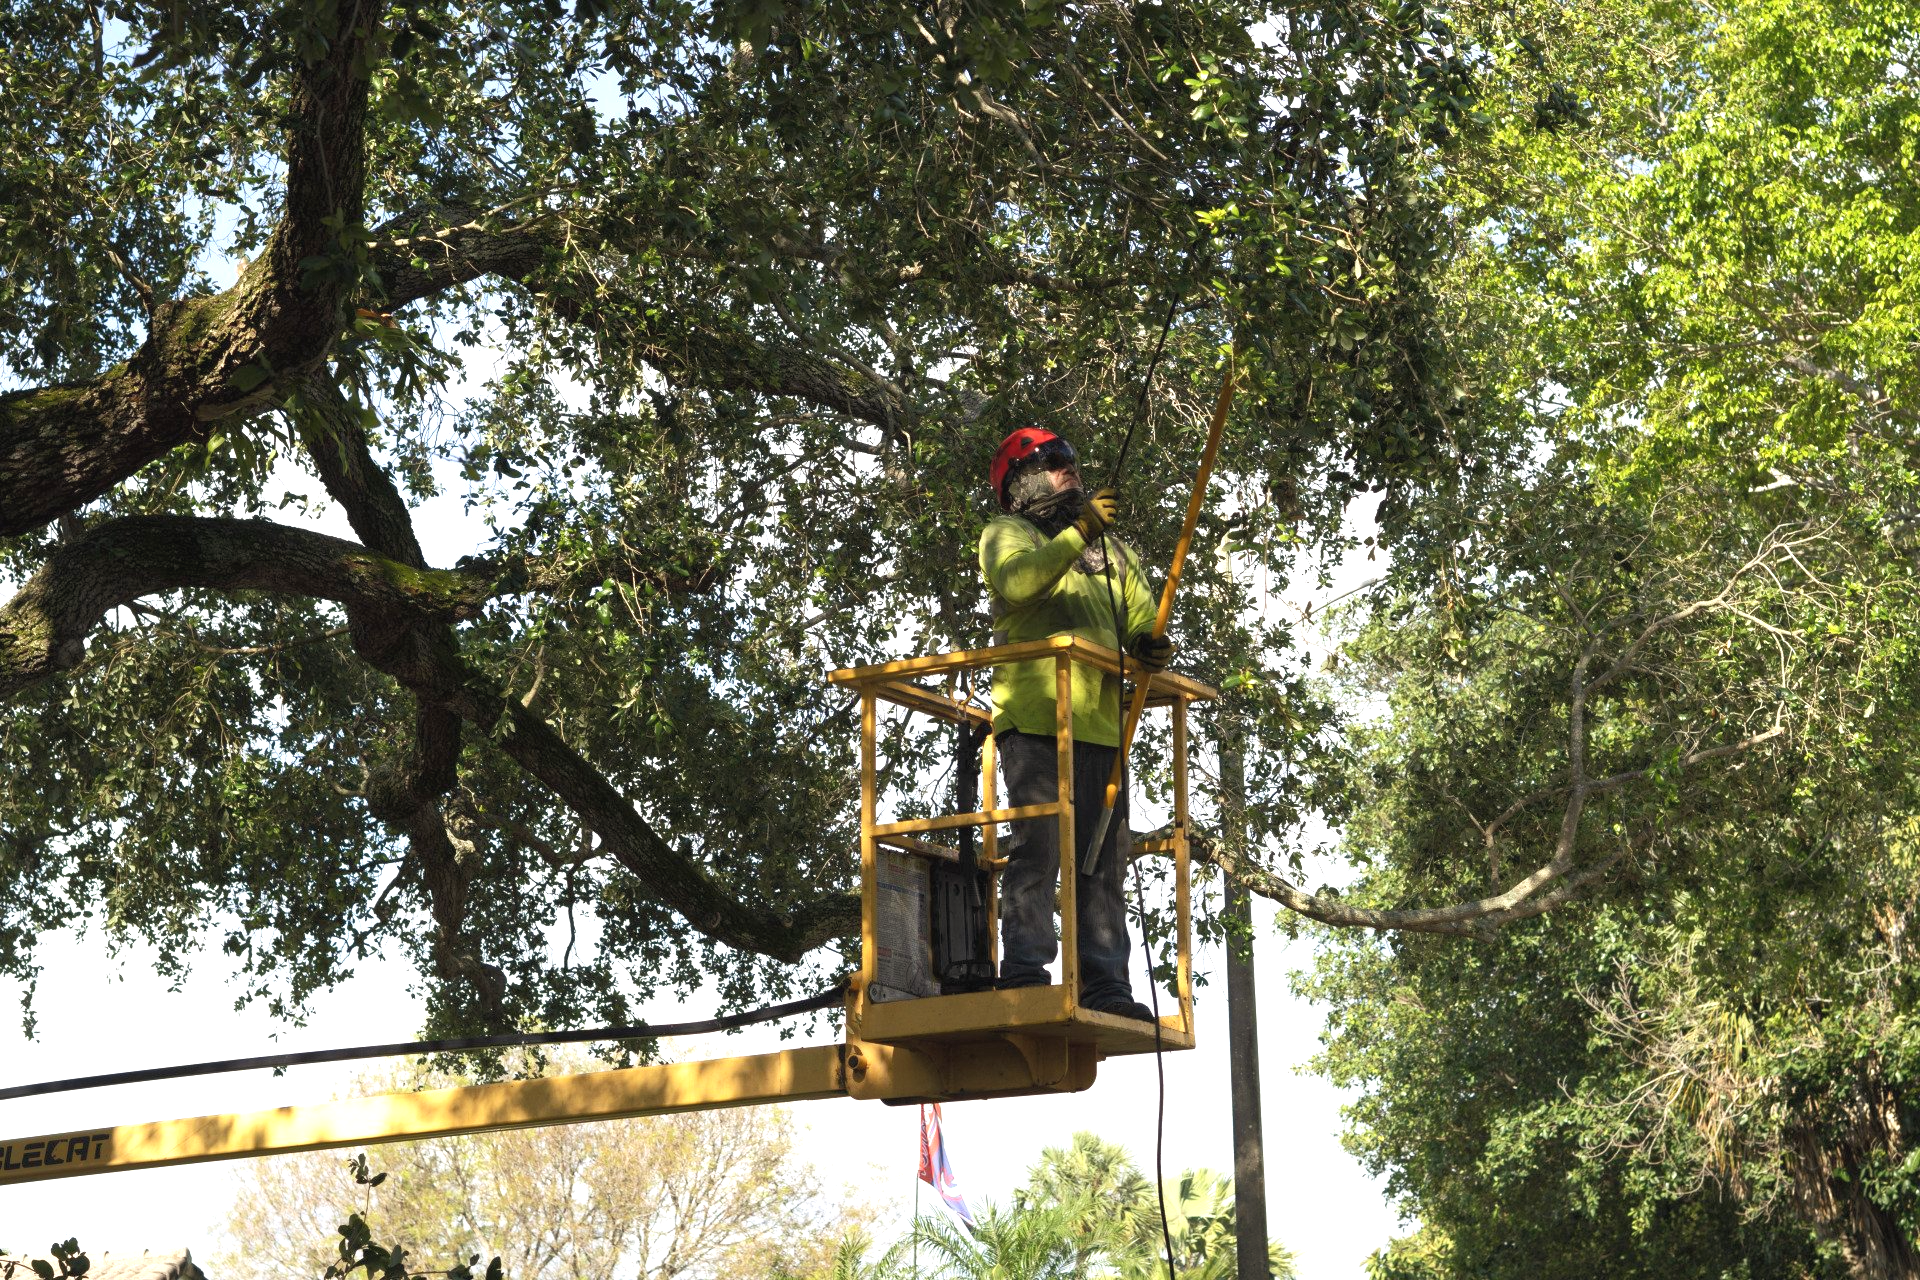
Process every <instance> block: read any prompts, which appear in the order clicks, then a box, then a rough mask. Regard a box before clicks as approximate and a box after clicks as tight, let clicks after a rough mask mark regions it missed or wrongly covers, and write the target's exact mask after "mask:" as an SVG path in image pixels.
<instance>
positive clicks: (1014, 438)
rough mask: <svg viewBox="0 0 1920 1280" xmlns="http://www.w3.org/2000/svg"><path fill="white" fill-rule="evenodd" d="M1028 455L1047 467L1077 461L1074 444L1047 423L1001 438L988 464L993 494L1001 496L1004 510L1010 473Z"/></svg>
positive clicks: (1024, 460)
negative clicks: (1051, 429) (1064, 438)
mask: <svg viewBox="0 0 1920 1280" xmlns="http://www.w3.org/2000/svg"><path fill="white" fill-rule="evenodd" d="M1029 459H1032V460H1035V461H1038V462H1039V463H1040V464H1041V465H1043V466H1046V467H1070V466H1073V465H1075V463H1076V462H1077V461H1078V459H1077V458H1075V457H1074V453H1073V446H1072V445H1070V444H1068V443H1067V442H1066V441H1065V440H1062V439H1061V438H1060V437H1059V436H1057V435H1055V434H1053V432H1051V431H1049V430H1047V429H1046V428H1045V427H1022V428H1020V429H1019V430H1018V431H1016V432H1014V433H1013V434H1012V435H1010V436H1008V437H1007V438H1006V439H1005V440H1002V441H1001V442H1000V448H999V450H998V451H997V452H996V453H995V454H994V455H993V465H992V466H991V467H988V468H987V479H988V480H989V481H991V482H992V484H993V496H994V497H996V498H998V499H999V500H1000V507H1001V509H1002V510H1005V509H1006V505H1007V477H1008V476H1009V475H1012V474H1013V469H1014V468H1015V467H1017V466H1019V465H1020V464H1021V463H1023V462H1026V461H1028V460H1029Z"/></svg>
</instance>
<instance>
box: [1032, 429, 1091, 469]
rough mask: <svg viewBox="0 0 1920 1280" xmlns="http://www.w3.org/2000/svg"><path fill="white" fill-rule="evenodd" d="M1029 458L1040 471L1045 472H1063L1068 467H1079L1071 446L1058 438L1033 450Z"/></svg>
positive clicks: (1076, 456) (1078, 460) (1077, 458)
mask: <svg viewBox="0 0 1920 1280" xmlns="http://www.w3.org/2000/svg"><path fill="white" fill-rule="evenodd" d="M1031 456H1032V458H1033V460H1034V461H1035V462H1036V463H1038V464H1039V465H1040V467H1041V469H1042V470H1046V471H1065V470H1066V469H1067V468H1068V467H1077V466H1079V465H1080V459H1079V457H1078V455H1076V454H1075V453H1074V451H1073V446H1072V445H1070V444H1068V443H1067V442H1066V441H1065V440H1062V439H1060V438H1059V437H1058V436H1056V437H1054V438H1053V439H1051V440H1048V441H1047V442H1045V443H1044V444H1042V445H1041V446H1040V447H1039V448H1038V449H1035V450H1034V451H1033V453H1032V455H1031Z"/></svg>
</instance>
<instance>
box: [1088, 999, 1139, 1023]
mask: <svg viewBox="0 0 1920 1280" xmlns="http://www.w3.org/2000/svg"><path fill="white" fill-rule="evenodd" d="M1086 1007H1087V1008H1089V1009H1091V1010H1093V1011H1094V1012H1095V1013H1110V1014H1112V1015H1113V1016H1114V1017H1116V1018H1132V1019H1134V1020H1135V1021H1137V1022H1153V1021H1156V1019H1155V1018H1154V1016H1153V1010H1151V1009H1149V1008H1147V1006H1145V1005H1143V1004H1141V1003H1140V1002H1139V1001H1138V1000H1134V999H1131V998H1129V997H1127V996H1096V997H1095V998H1093V999H1092V1000H1089V1001H1087V1002H1086Z"/></svg>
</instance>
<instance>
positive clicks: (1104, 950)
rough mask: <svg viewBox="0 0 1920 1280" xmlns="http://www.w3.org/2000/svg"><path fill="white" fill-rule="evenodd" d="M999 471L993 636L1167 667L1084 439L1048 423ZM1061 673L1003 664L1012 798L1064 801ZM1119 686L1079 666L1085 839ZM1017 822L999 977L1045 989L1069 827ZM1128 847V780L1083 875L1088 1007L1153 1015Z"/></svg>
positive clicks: (1078, 818) (1076, 729)
mask: <svg viewBox="0 0 1920 1280" xmlns="http://www.w3.org/2000/svg"><path fill="white" fill-rule="evenodd" d="M988 478H989V480H990V481H991V483H992V485H993V491H994V496H995V498H997V499H998V500H999V503H1000V510H1001V512H1002V514H1001V515H998V516H996V517H994V518H993V519H992V520H991V521H989V522H988V524H987V527H986V530H985V532H983V533H982V534H981V535H980V569H981V572H982V573H984V574H985V575H986V580H987V592H988V596H989V598H990V603H991V607H992V614H993V618H994V642H995V643H996V644H1018V643H1021V642H1022V641H1027V640H1043V639H1045V638H1047V637H1049V636H1057V635H1075V636H1079V637H1081V638H1082V639H1084V640H1088V641H1090V642H1092V643H1094V644H1097V645H1104V646H1106V647H1107V648H1110V649H1123V650H1124V651H1125V652H1126V653H1127V654H1128V655H1129V660H1128V665H1129V666H1131V665H1133V664H1138V668H1139V669H1140V670H1139V672H1138V674H1140V675H1142V676H1144V674H1145V673H1146V672H1150V671H1161V670H1164V669H1165V668H1166V665H1167V663H1168V662H1169V661H1170V660H1171V659H1172V657H1173V642H1172V641H1170V640H1168V639H1166V638H1165V637H1164V636H1156V635H1154V634H1153V623H1154V616H1155V611H1154V603H1153V600H1152V598H1151V596H1150V595H1149V594H1148V591H1147V584H1146V577H1145V574H1143V573H1142V572H1141V569H1140V561H1139V558H1138V557H1137V556H1135V555H1134V553H1133V551H1132V549H1131V548H1129V547H1128V546H1127V545H1126V544H1125V543H1123V542H1121V541H1120V539H1119V538H1117V537H1115V536H1113V534H1112V533H1111V532H1110V530H1111V529H1112V527H1113V526H1114V525H1115V523H1116V522H1117V521H1118V519H1119V515H1120V511H1119V496H1118V495H1117V494H1116V493H1115V492H1114V491H1113V490H1112V489H1102V490H1100V491H1099V492H1098V493H1095V494H1093V495H1091V496H1089V495H1088V494H1087V493H1086V491H1085V489H1084V488H1083V487H1082V485H1081V480H1080V468H1079V464H1078V460H1077V459H1076V458H1075V456H1074V452H1073V447H1072V446H1071V445H1069V444H1068V443H1067V442H1066V441H1065V440H1063V439H1061V438H1060V437H1059V436H1057V435H1055V434H1054V433H1053V432H1051V431H1046V430H1043V429H1041V428H1038V427H1026V428H1023V429H1021V430H1019V431H1015V432H1014V433H1013V434H1012V435H1009V436H1008V437H1007V438H1006V439H1005V440H1004V441H1002V442H1001V445H1000V449H999V451H998V452H997V453H995V454H994V456H993V464H992V466H991V467H990V468H989V469H988ZM1116 628H1118V631H1116ZM1054 681H1055V676H1054V662H1053V659H1052V658H1037V659H1032V660H1030V661H1026V662H1014V663H1007V664H1004V665H1002V666H998V667H995V668H994V671H993V732H994V740H995V742H996V743H997V745H998V748H999V755H1000V768H1001V773H1002V775H1003V777H1004V778H1005V779H1006V788H1007V796H1006V803H1007V804H1008V805H1009V806H1013V807H1018V806H1020V805H1029V804H1051V803H1053V802H1054V801H1055V800H1057V799H1058V798H1059V794H1060V792H1059V781H1058V779H1059V774H1058V772H1057V763H1058V754H1057V745H1056V739H1055V733H1056V730H1055V726H1054V719H1053V712H1054V705H1055V683H1054ZM1120 683H1121V682H1120V680H1119V679H1118V678H1117V677H1115V676H1112V675H1109V674H1107V673H1106V672H1103V671H1100V670H1098V669H1097V668H1094V667H1091V666H1087V665H1084V664H1081V663H1075V664H1073V722H1072V729H1073V823H1074V829H1075V831H1076V832H1077V836H1076V838H1077V839H1080V840H1086V839H1087V838H1088V837H1089V835H1090V834H1091V832H1092V831H1093V829H1094V827H1095V825H1096V820H1097V819H1098V817H1099V814H1100V811H1101V807H1102V805H1103V803H1104V798H1105V793H1106V787H1107V779H1108V777H1109V775H1110V774H1111V773H1112V771H1113V758H1114V753H1115V752H1116V751H1118V750H1119V747H1120ZM1012 825H1013V837H1012V840H1011V842H1010V844H1009V846H1008V848H1007V867H1006V871H1005V872H1004V873H1003V875H1002V876H1001V880H1000V980H999V985H1000V986H1001V987H1002V988H1008V987H1028V986H1041V985H1044V984H1046V983H1047V982H1048V981H1049V979H1048V976H1047V966H1048V965H1049V964H1051V963H1052V962H1053V958H1054V955H1055V953H1056V950H1057V945H1056V939H1055V934H1054V925H1053V903H1054V891H1055V884H1056V877H1057V876H1058V875H1059V870H1060V860H1061V856H1062V855H1061V849H1060V828H1059V825H1058V822H1057V820H1056V819H1054V818H1029V819H1025V820H1023V821H1019V822H1015V823H1013V824H1012ZM1129 852H1130V851H1129V849H1128V831H1127V789H1126V785H1125V782H1124V780H1123V781H1122V785H1121V788H1120V798H1119V802H1118V805H1117V806H1116V811H1115V813H1114V816H1113V821H1112V823H1111V825H1110V826H1109V827H1108V829H1107V834H1106V842H1105V845H1104V847H1103V849H1102V851H1101V856H1100V860H1099V865H1098V868H1097V869H1096V870H1095V871H1094V873H1093V874H1092V875H1086V874H1081V875H1080V878H1079V880H1078V881H1077V882H1076V885H1075V902H1076V903H1077V912H1076V914H1077V916H1078V923H1079V937H1080V947H1079V950H1080V1004H1081V1006H1082V1007H1084V1008H1088V1009H1095V1010H1098V1011H1100V1012H1102V1013H1113V1014H1118V1015H1120V1016H1121V1017H1126V1018H1140V1019H1146V1020H1151V1019H1152V1017H1153V1014H1152V1013H1151V1011H1149V1010H1148V1009H1147V1007H1146V1006H1145V1005H1143V1004H1141V1003H1140V1002H1139V1001H1137V1000H1135V999H1134V998H1133V987H1132V983H1131V981H1130V980H1129V978H1128V974H1127V952H1128V941H1127V922H1126V899H1125V897H1124V890H1123V887H1122V875H1123V873H1124V872H1125V870H1126V866H1127V860H1128V853H1129ZM1066 859H1067V863H1068V865H1069V866H1071V867H1075V868H1076V869H1077V868H1078V867H1079V865H1080V862H1081V859H1080V858H1079V857H1078V856H1076V851H1074V850H1067V851H1066Z"/></svg>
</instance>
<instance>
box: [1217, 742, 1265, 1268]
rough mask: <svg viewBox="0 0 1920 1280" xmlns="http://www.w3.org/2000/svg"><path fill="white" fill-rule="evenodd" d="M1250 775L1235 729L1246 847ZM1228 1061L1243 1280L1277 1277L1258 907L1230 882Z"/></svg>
mask: <svg viewBox="0 0 1920 1280" xmlns="http://www.w3.org/2000/svg"><path fill="white" fill-rule="evenodd" d="M1246 803H1247V773H1246V757H1245V756H1244V755H1243V754H1242V750H1241V739H1240V737H1239V733H1238V731H1237V729H1234V728H1231V727H1229V728H1228V729H1226V731H1225V732H1224V733H1223V734H1222V736H1221V741H1220V809H1221V814H1220V817H1221V823H1220V825H1221V834H1222V836H1223V837H1224V838H1225V839H1226V841H1227V844H1228V846H1229V847H1230V848H1235V849H1236V850H1237V848H1238V846H1239V845H1240V844H1241V843H1242V842H1243V841H1245V839H1246V816H1245V815H1246ZM1227 1060H1228V1062H1229V1063H1230V1064H1231V1066H1230V1067H1229V1072H1230V1085H1231V1089H1232V1095H1233V1206H1234V1234H1235V1237H1236V1239H1235V1245H1236V1249H1237V1253H1238V1258H1239V1274H1240V1276H1241V1277H1242V1280H1252V1277H1255V1276H1268V1275H1271V1274H1272V1272H1271V1269H1270V1264H1269V1262H1268V1254H1267V1170H1266V1158H1265V1152H1264V1149H1263V1145H1262V1142H1261V1134H1260V1027H1259V1018H1258V1009H1257V1006H1256V1003H1255V999H1254V983H1253V904H1252V900H1251V899H1250V898H1249V897H1248V895H1247V891H1246V890H1245V889H1243V888H1241V887H1240V886H1239V885H1238V884H1236V883H1234V882H1233V881H1231V880H1229V881H1228V882H1227Z"/></svg>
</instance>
